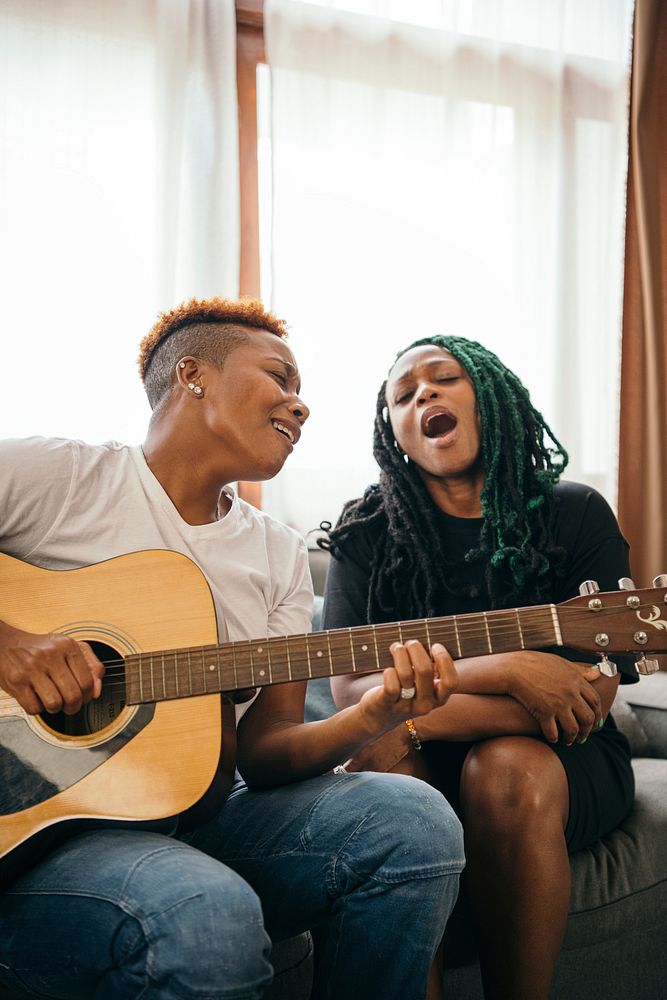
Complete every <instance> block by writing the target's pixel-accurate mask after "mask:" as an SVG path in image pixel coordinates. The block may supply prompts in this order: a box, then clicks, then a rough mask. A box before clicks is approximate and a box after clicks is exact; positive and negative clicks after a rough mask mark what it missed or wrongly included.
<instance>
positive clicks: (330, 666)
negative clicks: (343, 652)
mask: <svg viewBox="0 0 667 1000" xmlns="http://www.w3.org/2000/svg"><path fill="white" fill-rule="evenodd" d="M326 636H327V647H328V649H329V673H330V674H331V676H332V677H333V672H334V668H333V660H332V658H331V638H330V636H329V632H328V630H327V633H326Z"/></svg>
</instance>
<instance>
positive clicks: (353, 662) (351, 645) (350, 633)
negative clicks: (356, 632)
mask: <svg viewBox="0 0 667 1000" xmlns="http://www.w3.org/2000/svg"><path fill="white" fill-rule="evenodd" d="M347 635H348V638H349V640H350V653H351V654H352V669H353V670H354V671H355V673H356V670H357V660H356V657H355V655H354V642H353V640H352V629H351V628H349V629H348V630H347Z"/></svg>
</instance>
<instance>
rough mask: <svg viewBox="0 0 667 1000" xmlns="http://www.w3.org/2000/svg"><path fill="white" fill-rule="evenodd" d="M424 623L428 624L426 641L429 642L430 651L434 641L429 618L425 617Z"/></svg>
mask: <svg viewBox="0 0 667 1000" xmlns="http://www.w3.org/2000/svg"><path fill="white" fill-rule="evenodd" d="M424 625H425V626H426V641H427V642H428V652H429V653H430V652H431V649H432V647H433V642H432V640H431V632H430V630H429V627H428V618H425V619H424Z"/></svg>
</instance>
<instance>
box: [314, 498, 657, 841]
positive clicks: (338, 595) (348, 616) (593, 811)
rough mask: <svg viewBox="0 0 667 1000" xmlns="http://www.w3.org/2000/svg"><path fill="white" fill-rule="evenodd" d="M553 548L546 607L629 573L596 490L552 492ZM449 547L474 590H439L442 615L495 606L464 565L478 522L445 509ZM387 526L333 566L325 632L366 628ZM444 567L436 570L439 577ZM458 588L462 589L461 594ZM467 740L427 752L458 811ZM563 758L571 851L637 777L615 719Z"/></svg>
mask: <svg viewBox="0 0 667 1000" xmlns="http://www.w3.org/2000/svg"><path fill="white" fill-rule="evenodd" d="M555 500H556V505H555V523H554V529H555V543H556V545H558V546H562V547H563V549H565V552H566V559H565V564H564V567H563V571H562V575H558V576H556V575H554V577H553V581H552V589H551V593H550V594H549V595H548V596H547V597H546V598H545V603H549V602H552V601H553V602H554V603H560V602H561V601H564V600H567V599H568V598H570V597H575V596H577V594H578V593H579V584H580V583H581V582H582V581H583V580H596V581H597V583H598V584H599V586H600V590H603V591H604V590H616V589H617V587H618V580H619V579H620V577H623V576H629V565H628V545H627V542H626V541H625V539H624V538H623V536H622V535H621V532H620V529H619V527H618V524H617V522H616V518H615V517H614V515H613V513H612V511H611V509H610V508H609V506H608V504H607V503H606V501H605V500H604V499H603V498H602V497H601V496H600V494H599V493H596V491H595V490H593V489H591V488H590V487H587V486H582V485H580V484H579V483H568V482H564V483H560V484H559V485H558V486H557V487H556V488H555ZM439 517H440V525H441V533H442V534H441V538H442V550H443V551H445V552H447V554H448V559H449V560H452V561H455V562H457V564H458V565H459V566H460V567H461V574H462V575H461V579H462V580H463V582H464V584H465V585H466V586H465V589H466V591H467V592H468V593H476V594H477V596H474V597H469V596H463V597H462V596H455V595H452V594H449V593H447V592H446V591H444V590H443V591H442V598H441V605H440V606H439V607H438V608H437V614H438V615H454V614H465V613H467V612H475V611H486V610H489V601H488V597H487V595H486V588H485V585H484V579H483V568H482V567H480V565H479V564H477V565H475V564H470V563H465V562H464V556H465V553H466V552H468V551H469V550H470V549H471V548H473V547H475V546H476V545H477V544H478V542H479V534H480V530H481V525H482V519H481V518H458V517H452V516H450V515H447V514H444V513H440V514H439ZM385 531H386V523H384V522H382V521H380V522H375V523H374V524H373V525H372V526H371V527H370V528H360V529H359V530H358V531H356V532H355V533H354V535H353V537H352V538H351V539H349V540H348V542H347V543H345V544H344V545H343V546H342V547H341V548H340V550H339V551H338V552H337V554H336V557H335V558H334V559H332V560H331V564H330V567H329V574H328V578H327V586H326V594H325V601H324V612H323V627H324V628H326V629H331V628H348V627H352V626H355V625H366V624H369V622H368V615H367V608H368V587H369V580H370V567H371V563H372V558H373V552H374V550H375V548H376V546H377V545H378V544H380V543H381V539H382V535H383V533H384V532H385ZM436 569H437V567H434V571H435V570H436ZM457 589H460V588H457ZM392 612H393V613H392V614H389V615H388V616H387V617H386V620H387V621H393V620H400V619H401V618H403V617H405V616H404V615H403V614H402V609H401V608H400V607H397V608H395V609H392ZM550 652H554V653H557V654H558V655H560V656H564V657H565V658H567V659H570V660H578V661H584V662H586V661H590V662H597V658H596V657H594V656H592V657H588V656H586V655H584V654H581V653H579V652H574V651H572V650H567V649H562V648H557V649H551V650H550ZM614 661H615V662H616V663H617V666H618V668H619V673H620V674H621V681H622V682H628V681H635V680H636V679H637V675H636V671H635V668H634V664H633V662H632V659H631V658H630V657H614ZM472 745H473V744H472V743H470V742H447V741H432V742H429V743H427V744H425V745H424V752H425V753H426V754H427V755H428V756H429V758H430V759H431V761H432V762H433V763H435V764H436V765H437V768H438V773H439V774H440V775H442V776H443V788H444V791H445V794H446V795H447V797H448V799H449V800H450V802H451V803H452V805H453V806H454V808H457V809H458V786H459V777H460V771H461V767H462V765H463V761H464V760H465V757H466V754H467V753H468V751H469V750H470V747H471V746H472ZM546 745H547V746H550V747H551V748H552V749H553V752H554V753H555V754H557V755H558V757H559V758H560V760H561V762H562V764H563V767H564V769H565V772H566V775H567V781H568V787H569V793H570V812H569V820H568V824H567V829H566V838H567V843H568V848H569V850H570V851H575V850H578V849H579V848H582V847H585V846H587V845H588V844H591V843H593V842H594V841H595V840H597V839H598V838H599V837H602V836H604V834H605V833H608V832H609V831H611V830H613V829H614V828H615V827H616V826H618V824H619V823H620V822H621V820H622V819H623V818H624V817H625V816H626V815H627V813H628V812H629V810H630V807H631V805H632V801H633V795H634V780H633V774H632V768H631V766H630V749H629V746H628V742H627V740H626V738H625V736H624V735H623V734H622V733H620V732H619V731H618V729H617V728H616V725H615V723H614V720H613V718H612V717H611V716H609V717H608V718H607V721H606V723H605V725H604V727H603V728H602V729H601V730H598V731H596V732H595V733H592V734H591V736H590V737H589V739H588V740H587V741H586V742H585V743H583V744H579V743H575V744H574V745H573V746H571V747H567V746H565V744H564V743H560V742H559V743H556V744H552V743H547V744H546Z"/></svg>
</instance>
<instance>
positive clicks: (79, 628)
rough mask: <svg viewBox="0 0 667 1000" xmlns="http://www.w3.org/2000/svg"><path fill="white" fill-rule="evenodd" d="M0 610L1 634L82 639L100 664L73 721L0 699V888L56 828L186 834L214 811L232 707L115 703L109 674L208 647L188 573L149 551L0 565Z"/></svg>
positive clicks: (203, 596)
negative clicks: (153, 828) (137, 661)
mask: <svg viewBox="0 0 667 1000" xmlns="http://www.w3.org/2000/svg"><path fill="white" fill-rule="evenodd" d="M0 609H1V611H0V613H1V616H2V618H3V620H5V621H6V622H8V623H9V624H10V625H13V626H15V627H17V628H20V629H24V630H25V631H28V632H34V633H46V632H60V633H63V634H66V635H69V636H72V637H73V638H75V639H79V640H86V641H88V642H91V643H92V644H93V648H94V649H95V651H96V653H98V654H99V655H100V656H101V658H103V659H105V661H108V662H107V672H106V675H105V678H104V681H103V690H102V696H101V698H100V699H98V700H96V701H94V702H91V703H90V705H89V706H86V707H85V708H84V709H82V711H81V712H79V713H78V714H77V715H76V716H70V717H68V716H64V715H62V714H60V715H58V716H50V715H44V716H28V715H27V714H26V713H25V712H24V711H23V709H22V708H21V707H20V706H19V705H18V703H17V702H16V701H15V700H14V699H13V698H12V697H11V696H9V695H8V694H7V693H6V692H4V691H1V690H0V884H2V885H5V884H7V882H8V881H10V880H11V879H13V878H14V877H16V875H17V873H18V871H20V870H22V869H23V868H24V867H25V865H26V864H30V863H34V862H35V860H36V857H35V855H36V856H37V857H39V854H40V853H41V852H42V851H43V850H44V846H43V845H44V844H45V842H47V841H49V842H51V841H53V840H54V839H56V837H57V836H58V835H62V831H63V830H65V831H66V832H67V833H69V832H71V829H72V828H73V827H74V829H76V828H78V826H79V825H80V824H83V826H84V827H85V826H88V825H90V824H91V823H93V824H94V825H99V824H103V825H105V824H107V823H109V822H112V823H115V822H121V823H128V822H131V823H146V822H147V821H155V820H165V819H167V820H169V819H170V818H172V817H178V816H180V817H181V823H182V824H184V825H187V823H188V822H194V821H201V820H203V819H205V818H206V816H207V815H208V814H210V813H211V812H212V811H213V810H214V809H215V808H217V807H218V806H219V805H221V804H222V802H223V801H224V797H225V795H226V792H227V790H228V789H229V786H230V785H231V781H232V778H233V773H234V750H235V740H236V734H235V726H234V708H233V706H232V705H231V704H224V703H222V701H221V698H220V695H219V694H210V695H202V696H198V697H189V698H183V699H178V700H171V701H161V702H159V703H153V704H147V705H146V704H143V705H126V704H124V683H123V674H122V666H121V664H119V663H116V664H114V660H118V659H119V658H120V657H123V656H126V655H128V654H132V653H142V652H149V651H151V650H164V649H174V648H179V647H186V646H187V647H190V646H194V645H200V644H205V643H216V642H217V624H216V616H215V609H214V605H213V600H212V597H211V594H210V591H209V588H208V584H207V582H206V580H205V578H204V576H203V575H202V573H201V572H200V570H199V569H198V567H197V566H195V564H194V563H192V562H191V561H190V560H189V559H187V558H186V557H185V556H182V555H179V554H178V553H173V552H167V551H149V552H137V553H131V554H129V555H124V556H119V557H118V558H116V559H111V560H108V561H106V562H103V563H98V564H96V565H93V566H89V567H85V568H83V569H76V570H65V571H51V570H43V569H38V568H36V567H34V566H30V565H28V564H26V563H22V562H19V561H17V560H15V559H12V558H10V557H9V556H0ZM223 750H224V752H223ZM56 826H58V827H59V830H58V831H56V830H55V829H54V828H55V827H56ZM163 826H164V824H163ZM167 826H168V827H171V828H173V826H174V823H173V820H172V822H170V823H168V824H167Z"/></svg>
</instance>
